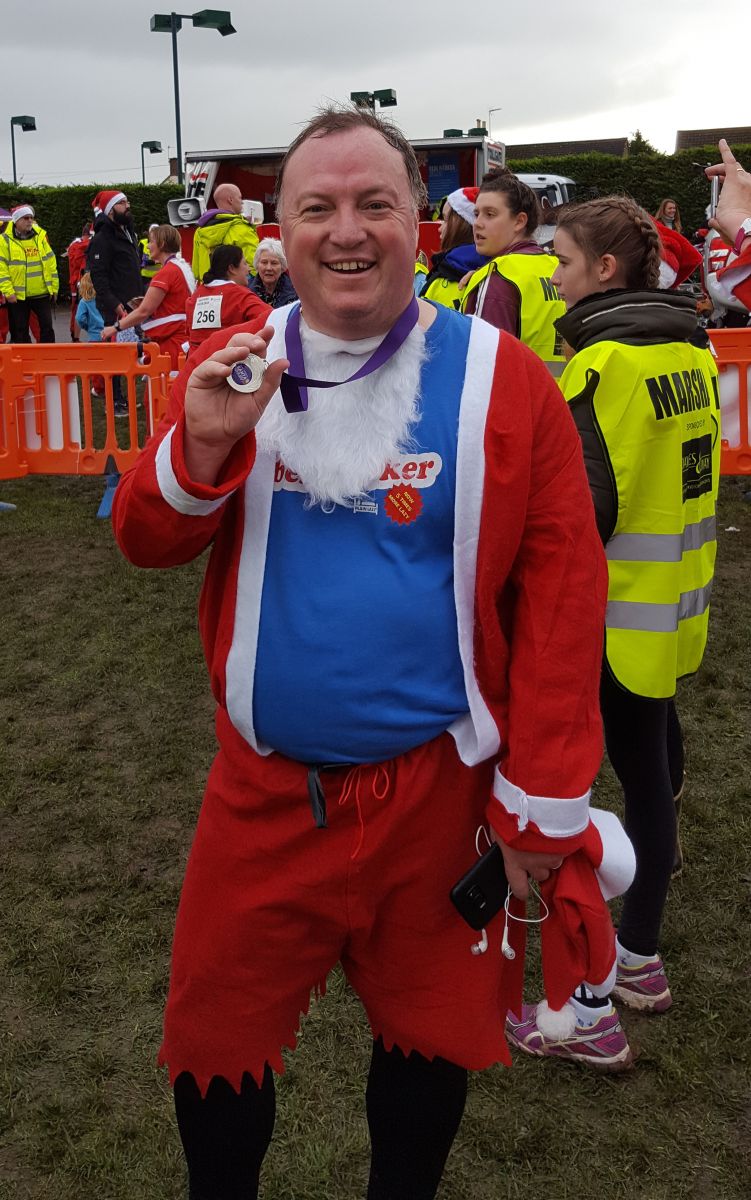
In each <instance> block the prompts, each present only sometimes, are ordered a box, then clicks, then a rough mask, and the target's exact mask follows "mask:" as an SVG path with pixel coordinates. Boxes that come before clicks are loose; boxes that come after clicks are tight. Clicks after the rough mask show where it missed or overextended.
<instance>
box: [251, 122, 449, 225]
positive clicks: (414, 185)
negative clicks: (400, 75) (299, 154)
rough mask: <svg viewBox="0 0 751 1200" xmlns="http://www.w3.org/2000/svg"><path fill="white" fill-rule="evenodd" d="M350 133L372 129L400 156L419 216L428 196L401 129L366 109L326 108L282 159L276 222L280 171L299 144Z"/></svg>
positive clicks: (279, 187) (276, 198) (278, 199)
mask: <svg viewBox="0 0 751 1200" xmlns="http://www.w3.org/2000/svg"><path fill="white" fill-rule="evenodd" d="M351 129H374V130H375V132H376V133H380V135H381V137H382V138H383V139H384V141H386V142H388V144H389V146H391V147H392V148H393V149H394V150H397V151H398V152H399V154H401V156H402V159H403V161H404V169H405V170H406V172H407V180H408V182H409V190H410V194H411V196H412V204H413V205H414V208H415V212H419V210H420V209H421V208H424V207H425V205H426V204H427V203H428V194H427V191H426V188H425V184H424V183H423V178H422V175H421V174H420V167H419V166H418V163H417V157H416V155H415V152H414V150H413V149H412V146H411V145H410V144H409V142H408V141H407V139H406V138H405V136H404V134H403V133H402V131H401V129H399V128H398V126H396V125H395V124H394V123H393V121H387V120H385V119H384V118H383V117H381V116H376V114H375V113H374V112H371V111H370V109H369V108H359V107H358V106H357V105H347V104H341V105H337V104H330V105H327V106H326V107H325V108H322V109H321V110H320V112H319V113H318V115H317V116H315V117H313V118H312V119H311V120H310V121H308V123H307V125H306V126H305V128H304V129H303V130H302V131H301V132H300V133H298V135H297V137H296V138H295V140H294V142H293V143H292V145H291V146H290V147H289V149H288V150H287V153H286V154H285V156H284V158H283V159H282V164H281V166H280V168H279V174H278V176H277V180H276V190H275V192H274V204H275V206H276V216H277V220H280V219H281V212H282V189H283V187H284V171H285V168H286V166H287V163H288V162H289V160H290V159H291V157H292V155H293V154H294V153H295V150H298V149H299V148H300V146H302V144H303V142H307V140H308V138H312V137H325V136H326V134H328V133H348V132H349V131H350V130H351Z"/></svg>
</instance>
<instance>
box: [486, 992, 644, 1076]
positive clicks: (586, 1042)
mask: <svg viewBox="0 0 751 1200" xmlns="http://www.w3.org/2000/svg"><path fill="white" fill-rule="evenodd" d="M506 1037H507V1038H508V1040H509V1042H510V1044H511V1046H512V1047H513V1046H515V1047H516V1048H517V1049H518V1050H523V1051H524V1053H525V1054H534V1055H536V1057H537V1058H563V1059H567V1060H568V1061H569V1062H579V1063H584V1064H585V1065H587V1066H590V1067H594V1068H596V1069H597V1070H599V1071H627V1070H628V1069H629V1068H630V1067H632V1066H633V1063H634V1057H633V1054H632V1053H631V1048H630V1046H629V1044H628V1040H627V1038H626V1034H625V1032H624V1030H623V1026H622V1025H621V1022H620V1021H619V1019H618V1013H617V1012H616V1011H615V1009H614V1008H613V1006H612V1005H611V1006H610V1012H609V1013H607V1014H606V1015H605V1016H602V1017H598V1019H597V1020H596V1021H595V1023H594V1025H589V1026H585V1025H580V1024H579V1023H578V1021H577V1023H576V1026H575V1028H574V1032H573V1033H572V1034H571V1035H570V1036H569V1037H562V1038H548V1037H545V1035H544V1034H543V1033H541V1032H540V1029H539V1028H538V1025H537V1005H535V1004H524V1005H522V1014H521V1017H520V1018H519V1017H517V1016H515V1015H514V1013H509V1014H508V1015H507V1017H506Z"/></svg>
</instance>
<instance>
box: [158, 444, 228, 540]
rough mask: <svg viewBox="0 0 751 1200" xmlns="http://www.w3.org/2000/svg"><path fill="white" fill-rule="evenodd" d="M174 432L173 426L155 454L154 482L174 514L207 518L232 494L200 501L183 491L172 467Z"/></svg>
mask: <svg viewBox="0 0 751 1200" xmlns="http://www.w3.org/2000/svg"><path fill="white" fill-rule="evenodd" d="M174 432H175V427H174V425H173V427H172V429H170V431H169V433H168V434H167V436H166V437H165V438H164V440H163V441H162V442H161V444H160V446H159V449H158V450H157V452H156V480H157V483H158V484H159V490H160V492H161V493H162V496H163V497H164V499H165V500H166V502H167V504H169V506H170V508H174V509H175V511H176V512H179V513H183V514H184V515H185V516H187V517H208V516H209V515H210V514H211V513H213V512H216V510H217V509H218V508H221V506H222V505H223V504H224V503H225V501H226V500H227V498H228V496H230V495H231V494H232V493H231V492H228V493H227V496H220V497H219V499H218V500H201V499H199V497H198V496H191V494H190V492H186V491H185V488H183V487H182V486H181V485H180V484H179V483H178V481H177V475H176V474H175V468H174V466H173V465H172V437H173V435H174Z"/></svg>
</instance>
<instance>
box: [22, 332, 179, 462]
mask: <svg viewBox="0 0 751 1200" xmlns="http://www.w3.org/2000/svg"><path fill="white" fill-rule="evenodd" d="M137 355H138V351H137V347H136V346H135V344H133V343H130V342H126V343H121V344H110V343H100V342H88V343H85V344H84V345H76V344H70V345H69V344H67V343H66V344H62V345H59V344H50V345H7V346H0V479H18V478H20V477H21V476H24V475H102V474H104V473H105V471H110V470H112V464H113V463H114V466H115V469H116V470H117V471H119V472H122V471H124V470H126V469H127V468H128V467H131V466H132V465H133V463H134V462H135V461H136V458H137V457H138V454H139V453H140V450H141V447H142V445H143V443H144V442H145V440H146V438H147V437H148V435H149V434H150V433H151V432H152V430H153V429H154V428H155V426H156V424H157V423H158V421H159V420H160V418H161V417H162V415H163V414H164V412H165V411H166V407H167V400H168V397H169V384H170V367H171V364H170V360H169V358H168V357H166V356H163V355H160V353H159V347H158V346H156V345H154V344H153V343H148V344H147V345H146V346H145V347H144V361H142V362H139V361H138V356H137ZM97 375H100V376H102V378H103V379H104V396H94V395H92V392H91V380H92V378H93V377H95V376H97ZM115 378H119V380H120V383H119V386H120V390H121V396H122V399H123V400H124V401H127V405H128V415H127V417H117V418H116V417H115V411H114V392H113V380H114V379H115ZM139 415H140V420H139Z"/></svg>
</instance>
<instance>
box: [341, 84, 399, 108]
mask: <svg viewBox="0 0 751 1200" xmlns="http://www.w3.org/2000/svg"><path fill="white" fill-rule="evenodd" d="M349 98H350V100H351V101H352V103H353V104H356V105H357V107H358V108H369V109H370V111H371V112H375V106H376V101H378V103H379V104H380V106H381V108H393V107H394V105H395V104H396V92H395V91H394V89H393V88H381V89H380V91H377V92H350V94H349Z"/></svg>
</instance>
